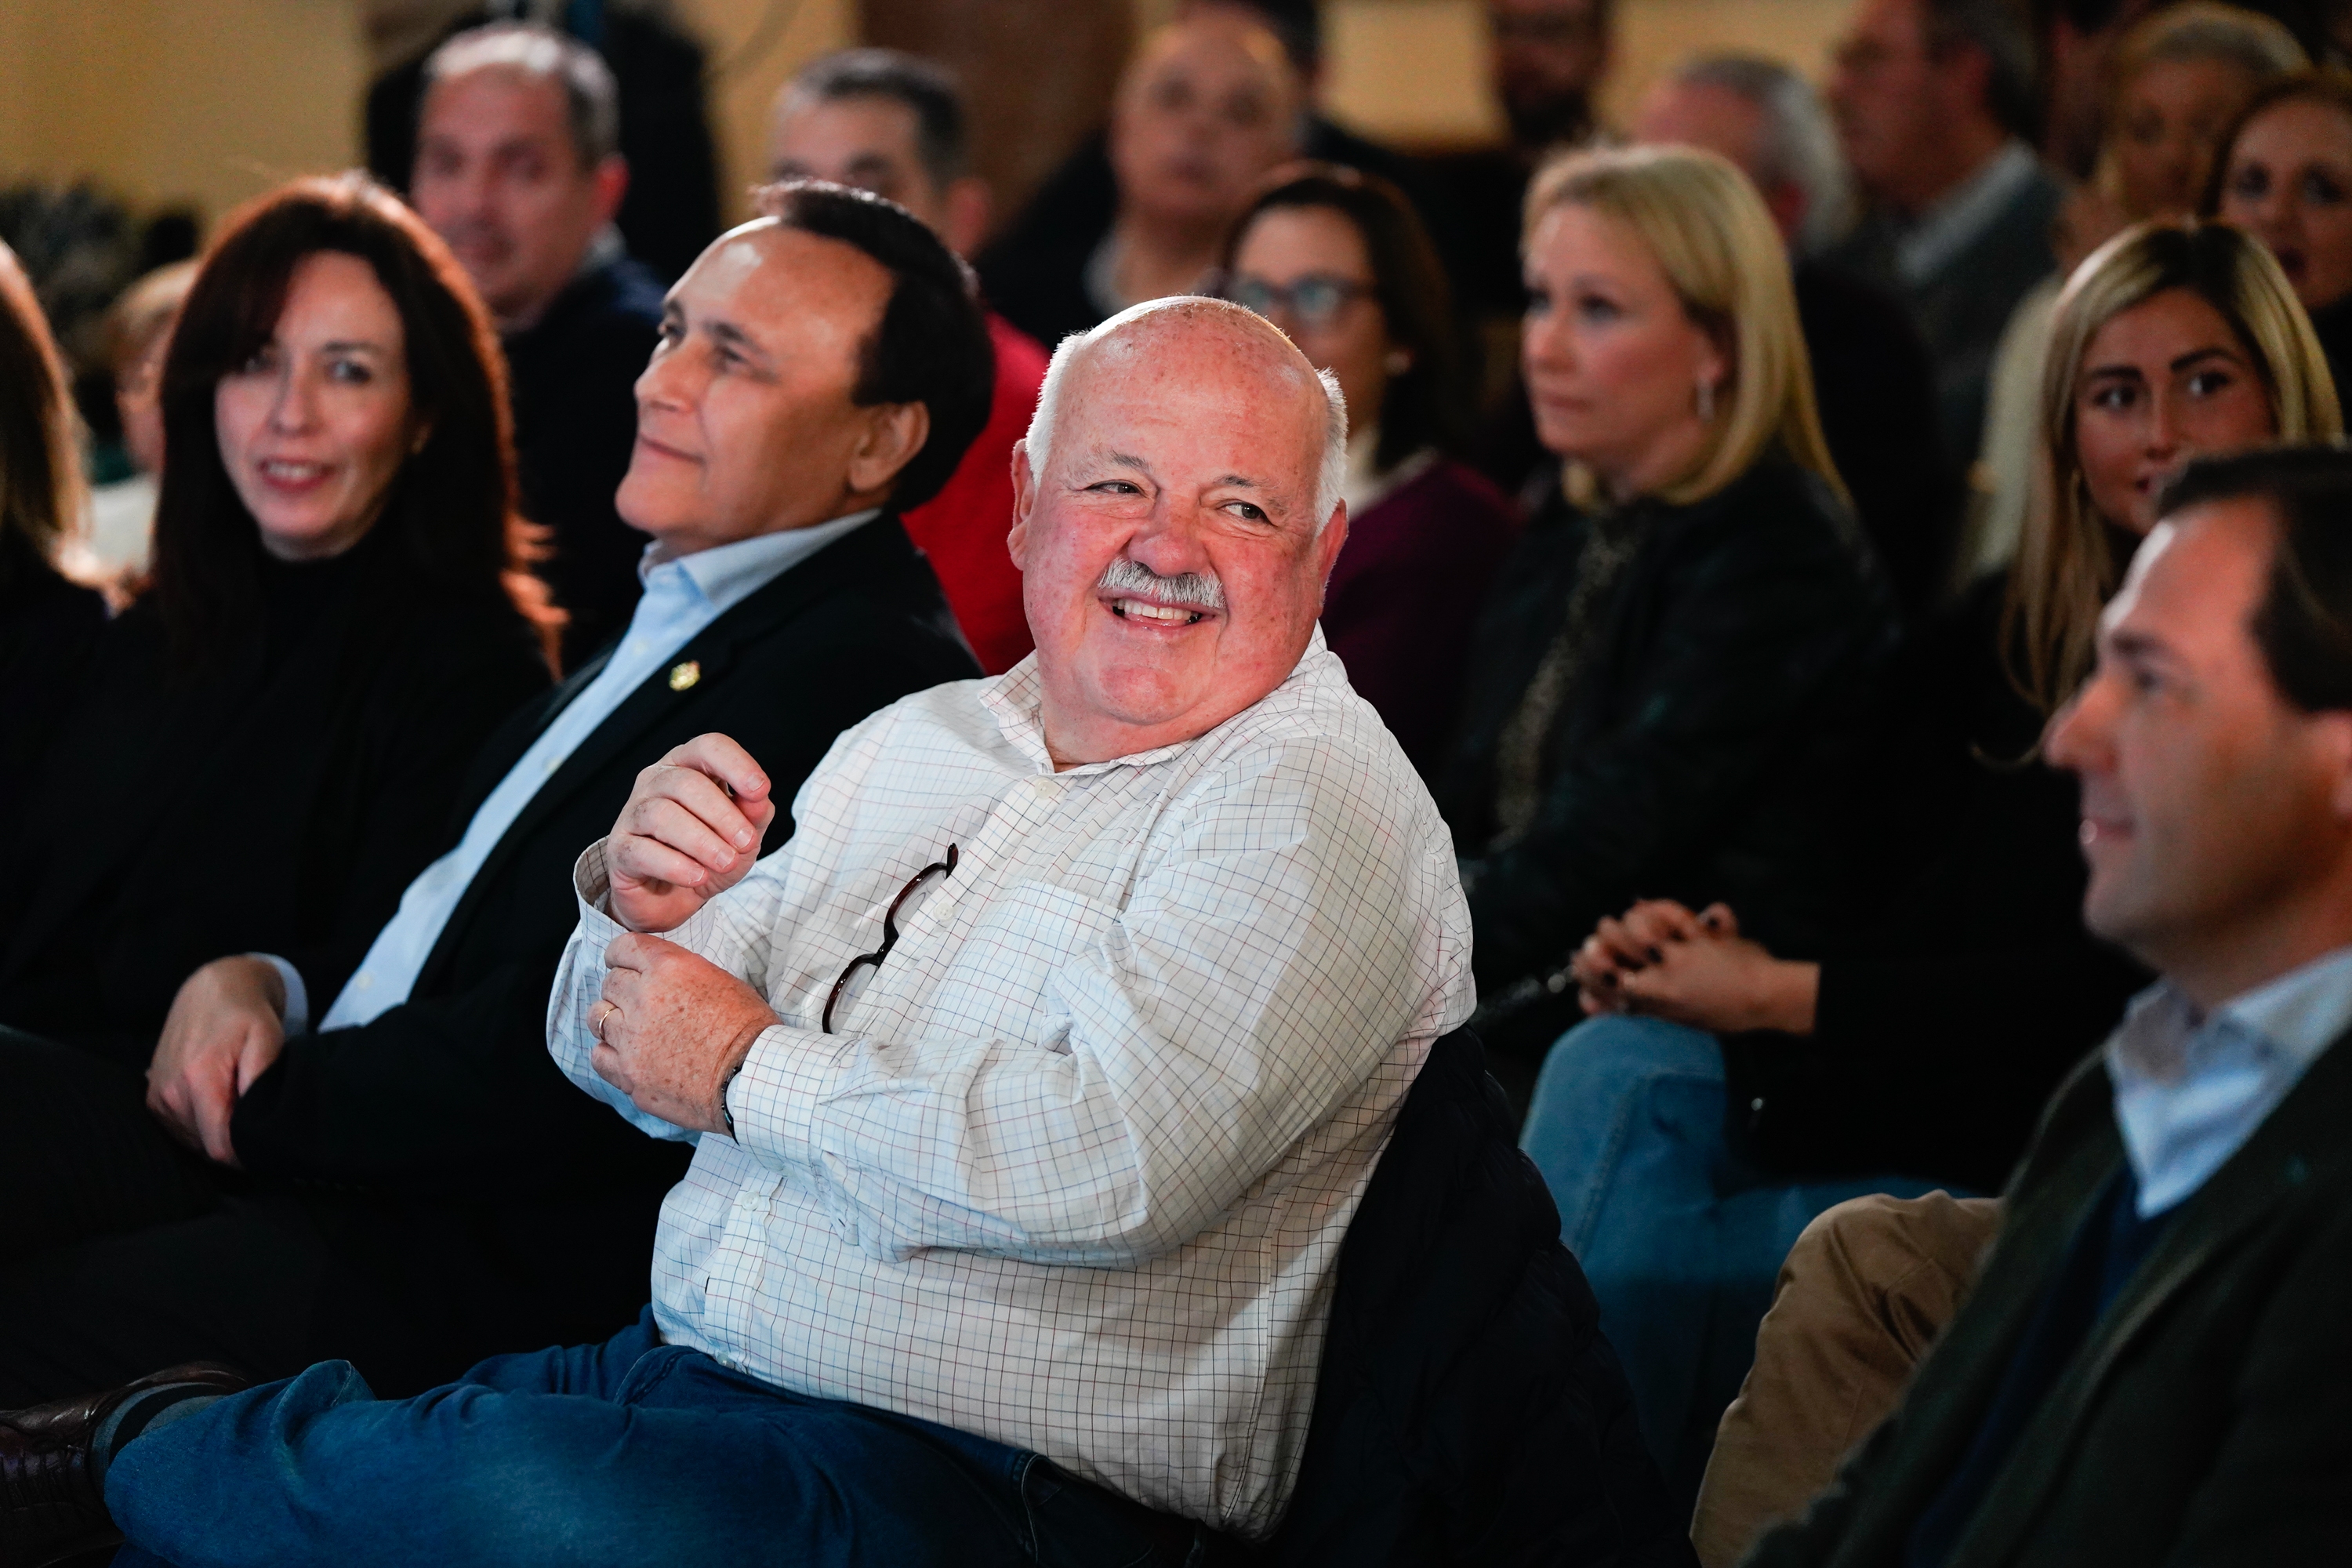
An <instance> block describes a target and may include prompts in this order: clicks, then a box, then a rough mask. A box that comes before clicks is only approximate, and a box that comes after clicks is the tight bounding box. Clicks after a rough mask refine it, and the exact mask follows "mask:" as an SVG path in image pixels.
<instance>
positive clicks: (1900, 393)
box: [1631, 52, 1961, 618]
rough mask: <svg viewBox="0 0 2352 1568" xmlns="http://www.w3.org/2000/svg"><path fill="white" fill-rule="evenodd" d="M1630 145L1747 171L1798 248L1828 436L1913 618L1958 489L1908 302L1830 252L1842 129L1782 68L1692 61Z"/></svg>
mask: <svg viewBox="0 0 2352 1568" xmlns="http://www.w3.org/2000/svg"><path fill="white" fill-rule="evenodd" d="M1631 130H1632V133H1633V140H1634V141H1636V142H1679V143H1681V144H1683V145H1685V146H1691V147H1704V148H1706V150H1708V151H1709V152H1712V153H1721V154H1722V155H1723V156H1725V157H1726V158H1728V159H1730V160H1731V161H1732V162H1733V163H1737V164H1738V165H1739V167H1740V169H1741V170H1742V171H1743V172H1745V173H1746V174H1747V175H1748V179H1749V180H1751V181H1753V182H1754V184H1755V185H1756V189H1757V192H1758V194H1759V195H1761V196H1762V197H1763V198H1764V205H1765V208H1766V210H1768V211H1769V212H1770V213H1771V215H1772V220H1773V222H1774V224H1775V225H1776V226H1778V227H1779V228H1780V235H1781V237H1782V239H1784V240H1785V241H1786V242H1787V244H1788V247H1789V253H1790V255H1789V259H1790V276H1791V281H1792V282H1793V283H1794V284H1795V286H1796V292H1797V315H1798V318H1799V320H1800V321H1801V323H1802V325H1803V328H1804V333H1805V351H1806V353H1807V356H1808V357H1809V358H1810V359H1811V361H1812V366H1813V395H1814V400H1815V402H1816V404H1817V405H1819V408H1820V411H1821V419H1822V436H1823V437H1826V438H1827V440H1828V442H1829V447H1830V456H1831V457H1832V458H1834V459H1835V460H1836V463H1837V469H1838V475H1839V477H1840V478H1842V479H1844V480H1845V483H1846V489H1847V490H1848V491H1849V492H1850V493H1851V494H1852V495H1853V505H1854V510H1855V512H1856V513H1858V514H1859V516H1860V519H1861V521H1862V525H1863V528H1864V531H1866V532H1868V533H1869V535H1870V540H1871V543H1872V544H1873V545H1874V546H1875V547H1876V548H1877V551H1878V557H1879V560H1880V561H1881V562H1882V563H1884V564H1885V567H1886V574H1887V576H1888V578H1889V580H1890V582H1891V584H1892V585H1893V587H1894V589H1895V598H1896V600H1897V602H1898V603H1900V605H1902V607H1903V611H1904V614H1905V615H1906V616H1911V617H1914V618H1916V617H1918V616H1922V615H1924V614H1926V613H1927V611H1928V610H1930V609H1931V608H1932V607H1933V605H1934V603H1935V601H1936V599H1937V596H1938V595H1940V594H1941V592H1942V590H1943V587H1944V584H1945V582H1946V580H1947V578H1948V575H1949V570H1948V568H1949V563H1950V559H1951V554H1952V549H1953V543H1954V540H1955V538H1956V537H1957V534H1958V526H1959V520H1960V498H1961V483H1960V475H1959V472H1958V468H1957V467H1956V466H1955V465H1954V464H1953V463H1952V462H1951V461H1950V460H1949V459H1948V458H1947V457H1946V455H1945V451H1944V443H1943V437H1942V436H1941V434H1940V432H1939V429H1938V426H1937V406H1936V380H1935V377H1936V371H1935V363H1934V362H1933V361H1932V360H1931V359H1930V358H1929V357H1928V353H1927V344H1926V343H1925V342H1922V341H1921V340H1920V336H1919V330H1918V328H1917V327H1916V326H1915V325H1914V324H1913V323H1912V321H1911V315H1910V312H1909V311H1908V310H1906V308H1905V307H1904V304H1903V301H1902V300H1899V299H1897V298H1896V297H1895V295H1894V294H1892V293H1890V292H1889V291H1888V290H1887V289H1885V288H1883V287H1881V286H1880V285H1878V284H1876V283H1874V282H1871V281H1869V280H1868V279H1864V278H1861V277H1858V276H1856V275H1854V274H1853V273H1852V272H1850V271H1847V270H1845V269H1843V268H1838V267H1834V266H1832V265H1830V264H1828V263H1826V262H1824V261H1822V259H1821V253H1822V252H1823V251H1824V250H1826V249H1828V248H1829V247H1832V246H1833V245H1834V244H1836V243H1837V242H1838V241H1839V240H1841V239H1843V237H1845V234H1846V232H1847V230H1848V229H1849V228H1850V227H1851V226H1853V184H1852V182H1851V180H1850V179H1849V178H1848V175H1847V171H1846V166H1845V155H1844V154H1843V153H1841V152H1840V151H1839V149H1838V141H1837V131H1836V128H1835V127H1834V126H1833V125H1832V123H1831V121H1830V116H1829V111H1828V110H1827V109H1825V108H1824V107H1823V106H1822V100H1821V98H1820V96H1819V95H1818V94H1816V93H1815V92H1814V91H1813V89H1812V86H1811V83H1809V82H1807V81H1806V80H1805V79H1804V78H1803V77H1801V76H1800V75H1798V74H1797V72H1795V71H1794V70H1791V69H1790V68H1789V67H1787V66H1785V65H1783V64H1781V63H1780V61H1778V60H1774V59H1767V58H1763V57H1762V56H1759V55H1750V54H1740V53H1734V52H1726V53H1719V54H1702V55H1694V56H1692V57H1691V58H1688V59H1686V60H1685V61H1683V63H1682V64H1680V65H1679V66H1677V67H1675V68H1674V69H1673V70H1672V71H1670V72H1668V73H1667V75H1666V76H1665V77H1664V78H1663V79H1660V80H1659V81H1658V82H1657V83H1656V85H1654V86H1653V87H1652V88H1651V89H1650V90H1649V92H1648V93H1647V94H1646V95H1645V96H1644V97H1643V100H1642V102H1641V105H1640V107H1639V108H1638V109H1637V110H1635V112H1634V115H1633V121H1632V124H1631Z"/></svg>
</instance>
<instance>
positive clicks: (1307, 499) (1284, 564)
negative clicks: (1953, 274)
mask: <svg viewBox="0 0 2352 1568" xmlns="http://www.w3.org/2000/svg"><path fill="white" fill-rule="evenodd" d="M1347 440H1348V414H1347V405H1346V404H1345V402H1344V401H1343V400H1342V399H1341V397H1340V395H1339V386H1338V384H1337V383H1336V382H1335V381H1334V380H1333V379H1332V378H1331V377H1330V376H1329V375H1328V374H1318V373H1317V372H1316V370H1315V368H1314V367H1313V366H1312V365H1311V364H1309V363H1307V359H1306V356H1304V355H1303V354H1301V353H1299V352H1298V350H1297V348H1296V347H1294V346H1293V345H1292V343H1291V342H1290V340H1289V339H1287V338H1286V337H1284V336H1283V335H1282V334H1281V332H1279V331H1276V329H1275V328H1274V327H1273V326H1272V325H1271V324H1270V323H1268V322H1267V321H1265V320H1264V319H1263V318H1261V317H1259V316H1256V315H1255V314H1253V313H1251V312H1250V311H1247V310H1243V309H1242V308H1241V307H1239V306H1237V305H1233V304H1228V303H1226V302H1225V301H1223V300H1206V299H1201V298H1198V297H1192V296H1186V297H1181V298H1177V299H1170V300H1154V301H1152V302H1150V303H1149V304H1143V305H1138V306H1136V307H1134V308H1133V309H1131V310H1126V311H1123V312H1122V313H1120V314H1119V315H1117V316H1114V317H1112V318H1111V319H1110V320H1109V321H1106V322H1104V323H1103V324H1102V325H1101V326H1099V327H1097V328H1096V329H1095V330H1094V331H1090V332H1084V333H1079V334H1076V335H1074V336H1072V337H1070V338H1067V339H1066V340H1064V342H1063V343H1062V345H1061V348H1060V349H1059V350H1058V351H1057V352H1056V353H1055V356H1054V363H1053V365H1052V367H1051V368H1050V369H1049V370H1048V371H1047V373H1046V377H1045V385H1044V387H1043V388H1042V389H1041V391H1040V393H1039V395H1038V402H1037V413H1036V416H1035V418H1034V420H1033V422H1032V423H1031V425H1030V427H1029V435H1028V437H1027V438H1026V439H1025V440H1024V441H1023V442H1022V444H1021V445H1020V446H1019V447H1016V448H1014V454H1013V485H1014V489H1015V491H1016V500H1015V512H1016V515H1015V521H1014V523H1013V534H1012V538H1011V541H1010V543H1011V547H1012V550H1013V560H1014V562H1015V563H1018V564H1019V565H1020V567H1021V569H1022V574H1023V575H1022V598H1023V603H1024V606H1025V607H1026V609H1027V610H1028V613H1029V627H1030V631H1031V632H1032V633H1033V634H1034V637H1035V638H1036V642H1037V660H1038V673H1039V677H1040V681H1041V685H1042V689H1043V693H1044V696H1043V715H1044V717H1045V731H1046V740H1047V743H1048V745H1049V746H1051V747H1052V749H1053V751H1054V754H1055V758H1056V759H1057V761H1059V762H1061V763H1065V764H1071V763H1084V762H1101V761H1108V760H1110V759H1112V758H1115V757H1120V756H1127V755H1131V754H1133V753H1135V752H1141V751H1145V750H1149V749H1150V748H1152V747H1157V746H1164V745H1171V744H1174V743H1176V742H1181V741H1185V740H1190V739H1192V737H1194V736H1196V735H1199V734H1202V733H1203V732H1205V731H1207V730H1209V729H1211V728H1212V727H1213V726H1215V725H1217V724H1221V723H1223V721H1225V720H1227V719H1230V718H1232V717H1233V716H1234V714H1235V713H1238V712H1240V711H1241V710H1243V709H1244V708H1247V707H1249V706H1250V705H1251V704H1253V703H1255V702H1256V701H1257V700H1260V699H1261V698H1263V697H1265V695H1266V693H1267V692H1269V691H1271V690H1273V689H1274V688H1275V687H1276V686H1278V685H1280V684H1281V682H1282V681H1283V679H1285V678H1286V677H1287V676H1288V675H1289V673H1290V671H1291V670H1292V669H1293V668H1295V667H1296V666H1297V663H1298V659H1299V657H1300V656H1301V655H1302V654H1303V653H1304V652H1305V651H1306V649H1307V642H1308V640H1309V638H1310V637H1312V636H1313V634H1314V629H1315V620H1316V617H1317V616H1318V615H1320V614H1321V612H1322V607H1323V584H1324V581H1325V580H1326V579H1327V578H1328V576H1329V574H1330V571H1331V563H1332V562H1333V561H1334V560H1335V559H1336V558H1337V556H1338V553H1339V547H1340V545H1341V544H1342V543H1344V542H1345V541H1346V539H1347V533H1348V529H1347V521H1346V517H1347V513H1346V509H1345V508H1344V507H1343V506H1342V505H1341V504H1340V503H1339V480H1340V477H1341V474H1342V472H1343V469H1344V464H1345V460H1346V453H1347Z"/></svg>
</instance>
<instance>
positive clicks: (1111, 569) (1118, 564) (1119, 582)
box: [1095, 555, 1225, 610]
mask: <svg viewBox="0 0 2352 1568" xmlns="http://www.w3.org/2000/svg"><path fill="white" fill-rule="evenodd" d="M1095 586H1096V587H1097V589H1102V590H1106V591H1108V592H1109V593H1113V594H1129V595H1134V596H1135V597H1136V598H1139V599H1149V600H1150V601H1151V602H1152V603H1153V604H1155V605H1186V606H1188V607H1190V608H1192V609H1196V610H1223V608H1224V607H1225V585H1224V584H1222V583H1220V582H1218V581H1217V576H1216V574H1215V573H1213V572H1211V573H1201V572H1179V573H1177V574H1175V575H1174V576H1173V577H1162V576H1161V575H1160V574H1159V573H1157V572H1154V571H1153V570H1152V569H1151V568H1150V567H1149V566H1146V565H1145V564H1144V563H1142V562H1140V561H1134V560H1130V559H1129V558H1128V557H1127V556H1124V555H1121V556H1118V557H1117V558H1115V559H1114V560H1113V561H1112V562H1111V563H1110V564H1109V565H1108V566H1106V567H1104V568H1103V574H1102V581H1100V582H1098V583H1097V584H1095Z"/></svg>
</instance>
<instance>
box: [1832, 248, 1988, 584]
mask: <svg viewBox="0 0 2352 1568" xmlns="http://www.w3.org/2000/svg"><path fill="white" fill-rule="evenodd" d="M1792 281H1793V282H1794V283H1795V285H1796V290H1797V315H1798V317H1799V319H1800V320H1801V321H1802V322H1803V325H1804V331H1805V353H1806V354H1807V355H1808V356H1809V357H1810V358H1811V361H1812V366H1813V396H1814V399H1815V401H1816V402H1817V403H1818V404H1819V405H1820V408H1821V416H1822V437H1823V438H1824V439H1825V440H1827V441H1828V443H1829V448H1830V460H1831V461H1832V462H1833V463H1835V464H1836V465H1837V471H1838V477H1839V478H1840V479H1843V480H1844V481H1845V488H1846V490H1847V492H1848V493H1849V494H1851V495H1852V496H1853V510H1854V513H1855V515H1856V516H1858V517H1859V518H1861V520H1862V527H1863V531H1864V532H1865V533H1867V534H1868V535H1869V536H1870V542H1871V543H1872V545H1873V546H1874V547H1875V548H1876V549H1877V551H1878V559H1879V563H1880V564H1881V565H1882V566H1884V567H1885V570H1886V580H1887V584H1888V585H1889V586H1890V587H1892V588H1893V589H1894V590H1895V603H1896V604H1897V605H1900V606H1901V607H1902V609H1903V613H1904V615H1905V616H1906V618H1909V619H1915V620H1916V618H1917V617H1919V616H1924V615H1925V614H1927V612H1928V610H1929V609H1930V608H1931V607H1932V606H1933V605H1934V604H1935V603H1936V602H1937V600H1939V599H1940V598H1942V597H1943V595H1944V587H1945V583H1946V581H1947V579H1948V575H1949V574H1950V572H1951V565H1952V550H1953V546H1954V544H1955V543H1956V542H1957V541H1958V533H1959V523H1960V505H1961V500H1962V489H1961V482H1960V474H1959V471H1958V468H1957V467H1955V466H1954V465H1953V464H1952V463H1951V462H1950V461H1949V460H1948V459H1947V458H1946V457H1945V455H1944V442H1943V437H1942V436H1941V434H1940V433H1939V432H1938V429H1937V418H1936V367H1935V363H1934V362H1933V361H1931V360H1930V359H1929V358H1928V357H1927V343H1926V342H1923V341H1922V340H1921V339H1920V336H1919V330H1918V328H1916V327H1915V326H1913V325H1912V323H1911V316H1910V312H1909V311H1907V310H1905V309H1904V308H1903V302H1902V301H1901V300H1898V299H1896V298H1895V296H1894V295H1893V294H1891V293H1889V292H1887V291H1886V290H1885V289H1882V288H1880V287H1878V286H1877V285H1876V284H1874V283H1870V282H1866V281H1864V279H1860V278H1856V277H1854V276H1853V275H1852V274H1849V273H1843V272H1840V271H1838V270H1837V269H1836V268H1832V267H1827V266H1824V265H1822V263H1820V262H1814V261H1801V262H1799V263H1797V265H1796V267H1795V268H1794V270H1793V273H1792Z"/></svg>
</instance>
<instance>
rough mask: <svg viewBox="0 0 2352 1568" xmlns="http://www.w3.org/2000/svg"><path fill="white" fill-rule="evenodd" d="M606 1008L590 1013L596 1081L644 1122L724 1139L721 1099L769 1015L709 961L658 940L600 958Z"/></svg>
mask: <svg viewBox="0 0 2352 1568" xmlns="http://www.w3.org/2000/svg"><path fill="white" fill-rule="evenodd" d="M604 964H605V974H604V999H603V1000H602V1001H599V1002H594V1003H592V1004H590V1005H589V1008H588V1026H589V1028H591V1029H592V1030H593V1031H594V1032H595V1035H596V1038H597V1041H598V1044H597V1046H596V1049H595V1051H594V1052H593V1054H592V1055H591V1056H590V1058H589V1064H590V1065H591V1066H593V1068H595V1069H596V1073H597V1076H598V1077H600V1078H602V1079H604V1081H605V1082H606V1083H609V1084H611V1085H612V1086H613V1087H614V1089H619V1090H620V1091H621V1092H622V1093H623V1094H625V1095H627V1096H628V1097H629V1099H630V1100H632V1101H633V1102H635V1105H636V1108H637V1109H638V1110H642V1111H645V1112H646V1113H647V1114H648V1115H652V1116H658V1117H660V1118H661V1119H662V1120H663V1121H667V1122H668V1123H670V1124H671V1125H672V1126H674V1127H685V1128H690V1129H692V1130H693V1131H698V1132H724V1131H727V1115H726V1105H725V1100H724V1095H725V1090H726V1088H727V1082H728V1079H730V1078H732V1077H733V1076H734V1073H735V1069H736V1068H738V1067H740V1065H742V1061H743V1058H744V1057H745V1056H747V1055H749V1054H750V1052H751V1046H752V1043H753V1042H754V1041H756V1040H757V1039H759V1037H760V1034H761V1031H762V1030H764V1029H767V1028H769V1027H771V1026H773V1025H774V1024H775V1023H776V1022H777V1019H776V1015H775V1012H774V1010H773V1009H772V1008H770V1007H769V1005H768V1004H767V1002H766V1000H765V999H764V998H762V997H761V995H760V994H759V993H758V992H756V991H754V990H752V989H751V987H750V986H749V985H746V984H743V983H742V982H741V981H740V980H738V979H736V978H735V977H734V976H733V975H731V974H730V973H727V972H726V971H725V970H723V969H721V968H719V966H718V965H717V964H715V963H710V962H709V960H708V959H703V958H698V957H697V956H696V955H695V954H693V953H691V952H687V950H686V949H684V948H682V947H680V946H678V945H677V943H676V942H664V941H663V940H662V939H661V938H659V937H657V936H621V937H615V938H614V939H613V942H612V945H610V946H609V947H607V948H605V949H604Z"/></svg>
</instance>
